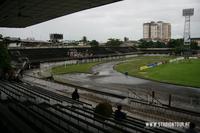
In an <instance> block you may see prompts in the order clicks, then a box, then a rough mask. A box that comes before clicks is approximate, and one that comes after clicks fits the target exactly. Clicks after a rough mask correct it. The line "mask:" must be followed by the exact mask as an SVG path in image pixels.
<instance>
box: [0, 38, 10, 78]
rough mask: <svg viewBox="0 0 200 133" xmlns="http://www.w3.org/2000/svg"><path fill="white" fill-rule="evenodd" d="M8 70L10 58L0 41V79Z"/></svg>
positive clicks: (4, 45)
mask: <svg viewBox="0 0 200 133" xmlns="http://www.w3.org/2000/svg"><path fill="white" fill-rule="evenodd" d="M10 69H11V64H10V56H9V53H8V50H7V47H6V44H5V43H3V42H2V41H0V77H2V76H3V75H4V74H5V73H6V72H8V71H9V70H10Z"/></svg>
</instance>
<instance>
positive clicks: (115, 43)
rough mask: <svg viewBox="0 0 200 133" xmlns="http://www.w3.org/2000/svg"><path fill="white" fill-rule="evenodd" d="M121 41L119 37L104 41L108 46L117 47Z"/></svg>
mask: <svg viewBox="0 0 200 133" xmlns="http://www.w3.org/2000/svg"><path fill="white" fill-rule="evenodd" d="M122 43H123V42H122V41H120V40H119V39H114V38H110V39H108V41H107V42H106V46H109V47H119V46H120V45H121V44H122Z"/></svg>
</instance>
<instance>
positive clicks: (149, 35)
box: [143, 21, 171, 42]
mask: <svg viewBox="0 0 200 133" xmlns="http://www.w3.org/2000/svg"><path fill="white" fill-rule="evenodd" d="M143 39H145V40H159V41H165V42H167V41H169V40H170V39H171V24H170V23H164V22H162V21H158V22H157V23H156V22H154V21H152V22H150V23H144V24H143Z"/></svg>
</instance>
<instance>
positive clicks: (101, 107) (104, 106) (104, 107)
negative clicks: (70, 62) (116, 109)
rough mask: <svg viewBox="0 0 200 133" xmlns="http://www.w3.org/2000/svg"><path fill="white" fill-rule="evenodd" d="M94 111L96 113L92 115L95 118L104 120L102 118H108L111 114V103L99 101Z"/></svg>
mask: <svg viewBox="0 0 200 133" xmlns="http://www.w3.org/2000/svg"><path fill="white" fill-rule="evenodd" d="M94 112H95V113H96V114H95V115H94V117H95V118H98V119H100V120H103V121H104V120H105V119H104V118H109V117H110V116H111V115H112V112H113V110H112V105H111V104H110V103H107V102H103V103H99V104H98V105H97V106H96V107H95V109H94Z"/></svg>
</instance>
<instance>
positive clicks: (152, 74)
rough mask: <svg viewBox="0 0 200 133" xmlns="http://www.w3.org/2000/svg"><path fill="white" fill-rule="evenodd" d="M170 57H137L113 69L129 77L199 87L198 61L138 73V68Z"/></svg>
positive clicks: (167, 65)
mask: <svg viewBox="0 0 200 133" xmlns="http://www.w3.org/2000/svg"><path fill="white" fill-rule="evenodd" d="M170 58H171V57H139V58H135V59H134V60H131V61H128V62H125V63H122V64H118V65H117V66H115V69H116V70H117V71H119V72H122V73H124V72H125V71H127V72H128V73H129V75H131V76H137V77H142V78H147V79H153V80H157V81H162V82H167V83H174V84H180V85H186V86H194V87H200V60H199V59H198V60H190V61H179V62H175V63H168V64H164V65H160V66H157V67H154V68H150V69H146V70H144V71H140V70H139V67H140V66H143V65H147V64H149V63H154V62H156V61H163V60H169V59H170Z"/></svg>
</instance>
